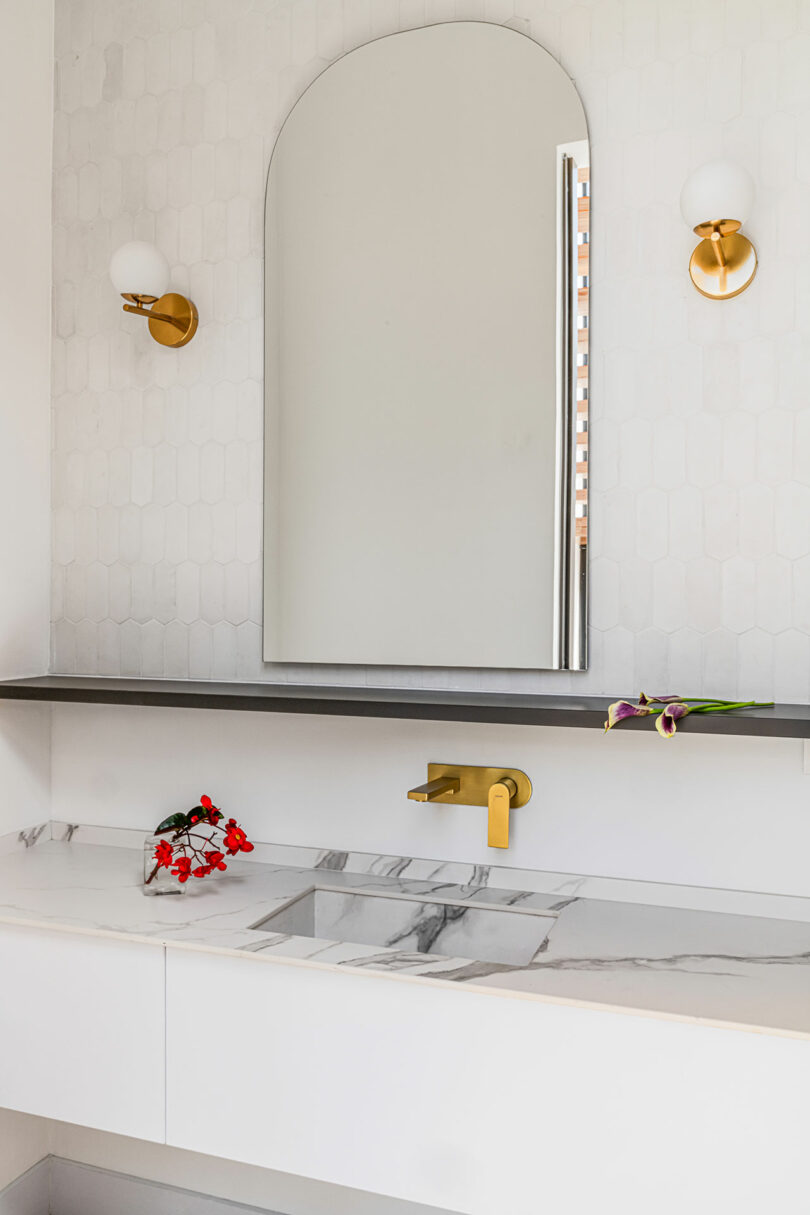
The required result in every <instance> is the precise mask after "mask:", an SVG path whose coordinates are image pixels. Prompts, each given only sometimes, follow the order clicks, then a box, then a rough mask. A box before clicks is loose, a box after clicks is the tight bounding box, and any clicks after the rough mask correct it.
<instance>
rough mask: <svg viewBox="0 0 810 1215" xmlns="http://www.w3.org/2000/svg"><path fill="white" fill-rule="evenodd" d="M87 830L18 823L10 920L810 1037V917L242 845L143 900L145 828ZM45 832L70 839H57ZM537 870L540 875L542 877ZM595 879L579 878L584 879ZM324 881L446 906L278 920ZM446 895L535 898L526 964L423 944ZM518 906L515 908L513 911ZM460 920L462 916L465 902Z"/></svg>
mask: <svg viewBox="0 0 810 1215" xmlns="http://www.w3.org/2000/svg"><path fill="white" fill-rule="evenodd" d="M92 831H93V829H92V828H88V829H86V828H84V827H76V826H75V825H74V826H73V829H72V830H71V831H70V832H69V837H68V831H67V829H66V828H65V827H64V825H56V826H55V827H54V829H53V830H52V832H50V833H49V832H48V831H39V833H37V832H33V833H23V834H25V835H27V836H28V838H29V840H30V841H31V843H29V844H26V843H18V846H17V847H16V848H15V849H14V850H12V851H7V852H6V853H5V855H0V922H5V923H17V924H28V925H37V926H43V927H58V928H62V929H67V930H72V931H77V932H86V933H90V934H96V935H97V934H103V935H107V936H115V937H119V938H123V939H130V940H141V941H147V942H150V943H153V944H156V945H165V946H167V947H169V948H194V949H211V950H216V951H218V952H223V951H233V952H235V953H237V954H238V953H240V952H241V953H248V954H251V955H252V956H254V957H255V958H257V960H260V961H265V962H272V961H274V960H277V961H279V962H290V961H296V962H298V963H301V964H313V965H319V966H330V967H336V968H339V969H343V968H346V969H353V970H362V971H366V972H376V973H379V974H397V975H402V976H407V977H411V978H418V977H422V978H427V979H430V980H432V981H440V982H446V983H452V984H454V985H457V986H463V987H469V988H471V989H479V990H480V989H481V988H487V989H488V990H490V991H493V992H499V993H502V994H503V995H505V996H506V995H510V994H515V993H520V994H521V995H523V996H528V997H531V998H535V999H549V998H551V999H564V1000H570V1001H575V1002H581V1003H583V1004H586V1005H597V1006H599V1007H602V1008H604V1007H608V1008H612V1009H616V1010H621V1009H624V1010H633V1011H641V1012H645V1013H649V1014H654V1015H661V1016H669V1017H671V1016H675V1017H688V1018H697V1019H700V1020H702V1021H709V1022H717V1023H722V1024H727V1025H734V1026H738V1027H743V1028H754V1029H757V1030H766V1031H771V1032H776V1033H788V1034H798V1035H800V1036H808V1037H810V924H808V923H807V922H806V921H803V920H799V919H793V920H791V919H782V920H779V919H776V918H773V916H771V917H764V916H751V915H742V914H728V913H727V912H718V911H706V910H693V909H692V910H690V909H684V908H674V907H669V906H662V905H660V904H656V903H655V902H654V901H653V900H652V899H651V901H650V902H649V903H647V904H643V903H641V902H638V901H636V902H629V901H625V902H622V901H617V900H616V899H613V900H607V899H599V898H592V897H589V896H587V895H580V896H579V897H572V896H571V895H570V893H569V894H568V895H566V896H565V897H563V898H560V895H559V892H558V891H549V892H547V893H544V892H541V891H539V890H531V889H524V890H520V891H516V890H514V889H503V888H500V887H497V886H494V885H492V884H486V885H484V884H478V882H480V881H481V880H482V879H483V880H484V881H487V880H489V879H491V874H490V873H487V872H485V870H483V869H479V870H475V871H473V870H472V867H470V866H467V867H466V873H465V874H459V873H458V872H457V870H459V869H464V868H465V867H463V866H456V867H455V870H453V867H451V866H439V867H438V869H439V870H447V871H451V872H452V876H453V877H454V878H456V877H460V876H461V877H465V878H466V880H463V881H450V880H447V876H448V874H446V873H443V872H439V873H438V875H436V867H435V866H434V877H433V878H432V879H431V878H429V877H427V876H425V877H420V878H415V879H411V878H408V877H403V876H401V874H398V875H397V876H391V875H390V874H386V873H380V872H370V871H369V869H370V868H373V867H376V868H379V867H380V866H379V862H380V860H381V858H376V860H377V862H378V864H377V865H376V866H371V865H369V866H367V868H366V872H354V871H352V870H350V869H348V868H346V866H345V865H343V866H341V867H340V868H335V867H332V866H329V865H327V866H321V867H316V865H315V864H312V863H310V865H308V866H303V865H283V864H278V863H268V862H267V861H266V860H258V861H253V860H250V861H247V860H238V861H236V860H235V861H232V862H230V868H229V870H228V872H227V873H226V874H222V875H219V876H218V877H217V878H215V879H213V880H210V879H209V880H206V881H205V882H201V883H199V884H198V885H196V886H192V887H190V888H189V890H188V892H187V893H186V894H185V895H184V897H183V898H180V899H171V898H169V899H161V898H149V899H147V898H144V896H143V893H142V888H141V864H142V849H141V843H142V838H143V837H142V835H141V834H140V833H128V834H129V835H135V836H137V839H138V847H137V848H133V847H123V846H120V841H119V846H110V845H109V844H99V843H96V844H87V843H82V842H81V841H82V837H83V836H84V835H92ZM48 834H55V835H57V836H58V837H61V838H57V839H48V838H46V837H47V836H48ZM0 842H1V841H0ZM268 847H269V846H268ZM1 852H2V849H0V853H1ZM324 855H330V856H332V857H334V856H336V855H342V854H336V853H330V854H324ZM348 863H349V862H347V864H348ZM422 864H423V863H422V862H419V863H416V864H415V866H414V867H415V868H417V867H418V866H419V865H422ZM424 864H425V868H426V869H427V863H424ZM542 876H543V875H535V878H536V882H535V884H536V885H540V884H542V883H541V880H540V879H541V878H542ZM546 876H548V875H546ZM567 881H568V879H566V882H567ZM549 884H553V883H551V882H549ZM558 884H559V883H558ZM587 886H588V881H585V882H583V886H582V887H581V889H587ZM314 889H329V890H333V891H334V890H336V891H339V892H343V893H346V894H364V893H366V894H368V893H375V894H381V895H384V896H388V897H387V898H386V899H379V900H368V901H369V902H371V901H374V902H386V903H389V902H390V903H392V904H393V903H394V902H396V900H400V901H401V902H403V904H404V905H407V904H409V903H412V902H413V901H417V902H422V903H424V904H426V905H427V906H428V907H429V906H430V905H431V904H432V905H434V906H435V904H436V903H437V901H440V902H441V903H442V904H443V905H444V909H443V911H442V916H443V920H442V923H441V924H440V923H439V922H438V921H436V922H434V923H433V924H432V925H431V926H430V928H429V929H427V928H426V930H425V934H424V935H422V936H419V935H418V934H417V935H416V936H414V934H413V932H412V931H411V932H408V931H406V930H407V929H408V927H409V926H410V927H411V929H412V928H413V925H412V923H410V921H409V920H408V918H407V917H406V918H405V919H404V921H403V923H402V925H401V927H400V930H399V939H398V940H397V939H389V943H388V944H387V945H379V944H374V943H362V942H361V943H354V942H351V941H345V940H336V939H330V938H328V937H313V936H305V935H301V934H300V933H298V932H296V931H294V930H289V929H285V930H284V931H272V930H269V926H268V925H267V924H266V921H267V919H268V917H270V916H272V915H273V914H274V913H276V912H279V911H280V910H282V909H283V908H285V907H287V906H289V905H290V904H291V903H292V902H293V901H295V900H298V899H300V898H301V897H302V896H303V895H306V894H307V892H309V891H312V890H314ZM568 890H569V891H570V885H568ZM448 904H449V905H450V906H451V907H452V906H455V907H457V908H458V909H459V912H463V911H464V910H465V908H468V909H469V910H470V911H471V912H472V911H473V909H474V908H490V909H492V908H497V907H500V908H503V909H504V910H503V915H504V916H513V917H516V916H518V915H522V913H523V912H524V911H527V912H531V911H534V912H535V913H539V914H537V919H538V920H542V924H543V931H542V932H540V933H539V936H538V940H537V944H536V946H535V947H533V948H532V949H531V951H530V952H529V954H528V955H527V956H526V958H525V960H523V961H520V962H518V963H516V962H509V961H497V960H496V961H482V960H481V959H480V957H476V956H470V952H469V951H467V952H466V953H465V950H464V948H463V945H462V942H461V941H459V943H458V944H457V943H454V944H453V947H452V953H442V954H438V953H434V952H424V950H425V948H426V947H427V948H428V949H429V948H430V946H431V936H433V942H432V943H434V944H435V943H436V940H437V936H436V933H437V930H438V931H439V932H440V931H441V930H442V929H443V928H444V927H446V926H447V924H452V923H453V920H454V917H455V915H456V913H454V912H452V911H448V910H447V905H448ZM517 907H519V908H520V911H519V912H518V911H517V910H511V909H515V908H517ZM429 918H430V912H428V913H427V914H426V920H428V921H429ZM458 921H460V922H461V923H463V915H459V916H458ZM255 925H259V927H258V928H256V927H254V926H255ZM546 929H548V931H545V930H546ZM341 931H343V929H342V928H341ZM396 936H397V934H396V933H394V934H392V937H394V938H395V937H396ZM459 945H462V947H459ZM443 948H444V946H443Z"/></svg>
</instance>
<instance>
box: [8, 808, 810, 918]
mask: <svg viewBox="0 0 810 1215" xmlns="http://www.w3.org/2000/svg"><path fill="white" fill-rule="evenodd" d="M144 834H145V832H144V831H143V830H139V829H133V828H131V827H95V826H89V825H85V824H81V825H80V824H76V823H73V824H71V823H63V822H52V823H51V824H50V834H47V833H46V834H45V835H43V836H42V838H43V839H54V840H61V841H70V840H71V839H75V840H76V842H77V843H83V844H103V845H107V846H109V847H116V848H140V847H141V844H142V842H143V837H144ZM4 839H5V840H7V841H8V842H9V846H13V845H14V842H15V841H16V836H14V837H0V855H2V853H3V850H4V848H3V845H4ZM250 859H251V860H252V861H255V862H258V863H263V864H280V865H285V866H293V867H299V868H305V869H326V870H330V871H335V872H340V871H345V872H350V873H354V874H372V875H379V876H381V877H403V878H409V879H413V880H425V881H428V882H436V883H441V882H446V883H448V884H449V885H458V886H463V887H464V888H465V889H480V888H483V887H488V886H493V887H496V888H497V889H498V890H500V891H512V892H513V895H514V898H515V899H522V898H523V897H525V895H526V894H527V892H528V893H530V892H536V893H538V894H551V895H556V896H557V899H558V900H559V905H560V906H562V905H564V904H563V901H564V900H566V899H571V898H576V897H583V898H595V899H604V900H608V901H611V902H612V901H618V902H622V903H644V904H649V903H654V904H656V905H660V906H665V907H681V908H685V909H689V910H703V911H722V912H726V913H728V914H732V915H738V914H739V915H754V916H757V917H765V918H769V919H779V920H801V921H804V922H807V923H810V898H802V897H801V896H791V895H772V894H761V893H758V892H753V891H744V890H723V889H716V888H712V887H697V886H676V885H672V884H667V883H663V882H642V881H638V880H637V879H630V878H626V879H623V878H613V877H601V876H598V875H582V874H570V873H554V872H549V871H541V870H533V869H517V868H511V867H510V866H508V865H471V864H464V863H461V862H454V861H437V860H428V859H423V858H418V857H406V856H390V855H381V854H379V853H372V852H339V851H336V850H332V849H326V848H313V847H306V846H300V845H290V844H271V843H260V842H257V843H256V848H255V851H254V852H252V853H251V854H250ZM441 888H442V887H441V886H440V885H437V886H436V889H437V890H439V889H441Z"/></svg>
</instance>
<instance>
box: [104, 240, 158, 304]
mask: <svg viewBox="0 0 810 1215" xmlns="http://www.w3.org/2000/svg"><path fill="white" fill-rule="evenodd" d="M110 278H111V279H112V283H113V286H114V287H115V289H116V291H118V292H120V294H121V295H153V296H154V297H155V299H158V298H159V297H160V296H161V295H165V294H166V292H167V290H168V288H169V263H168V262H167V261H166V258H165V257H164V256H163V254H162V253H161V252H160V250H159V249H156V248H155V246H154V245H150V244H149V243H148V241H145V240H131V241H128V242H127V244H125V245H121V247H120V248H118V249H116V251H115V253H113V255H112V257H111V258H110Z"/></svg>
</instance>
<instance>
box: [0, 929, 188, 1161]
mask: <svg viewBox="0 0 810 1215" xmlns="http://www.w3.org/2000/svg"><path fill="white" fill-rule="evenodd" d="M0 976H2V978H0V984H1V986H0V1042H2V1043H3V1044H4V1045H3V1049H2V1050H1V1051H0V1106H5V1107H7V1108H9V1109H15V1110H22V1111H24V1112H26V1113H30V1114H40V1115H42V1116H44V1117H46V1118H55V1119H58V1120H59V1121H62V1122H76V1123H78V1124H79V1125H82V1126H90V1127H98V1128H100V1129H103V1130H108V1131H115V1132H117V1133H119V1134H122V1135H132V1136H136V1137H137V1138H139V1139H151V1140H156V1141H158V1142H162V1141H163V1140H164V1138H165V1112H164V1092H165V1058H164V1007H165V970H164V951H163V950H162V949H161V948H159V947H152V946H149V945H140V944H134V943H132V944H131V943H129V942H121V941H111V940H105V939H103V938H100V937H85V936H79V935H73V934H71V933H66V932H47V931H42V930H40V929H36V928H23V927H19V928H18V927H13V926H11V927H10V926H6V925H2V926H0Z"/></svg>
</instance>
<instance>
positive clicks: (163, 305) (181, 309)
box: [149, 292, 199, 346]
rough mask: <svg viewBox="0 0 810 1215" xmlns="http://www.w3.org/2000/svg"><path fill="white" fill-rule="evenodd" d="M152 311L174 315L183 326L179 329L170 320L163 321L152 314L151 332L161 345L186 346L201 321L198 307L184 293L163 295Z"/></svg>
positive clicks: (150, 321) (150, 320) (150, 319)
mask: <svg viewBox="0 0 810 1215" xmlns="http://www.w3.org/2000/svg"><path fill="white" fill-rule="evenodd" d="M152 311H153V312H162V313H163V314H164V315H165V316H171V317H174V319H175V320H177V321H180V323H181V325H182V326H183V327H182V329H178V328H177V327H176V326H174V325H171V324H169V323H168V321H161V320H159V319H158V317H156V316H150V318H149V332H150V333H151V335H152V337H153V338H154V339H155V341H156V342H160V344H161V346H185V345H186V343H187V342H190V341H191V339H192V338H193V337H194V334H195V333H196V332H197V323H198V321H199V315H198V313H197V309H196V308H195V307H194V304H193V303H192V302H191V300H187V299H186V297H185V296H184V295H176V294H175V293H174V292H169V294H168V295H161V297H160V299H159V300H158V301H157V302H156V303H155V305H154V307H153V309H152Z"/></svg>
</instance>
